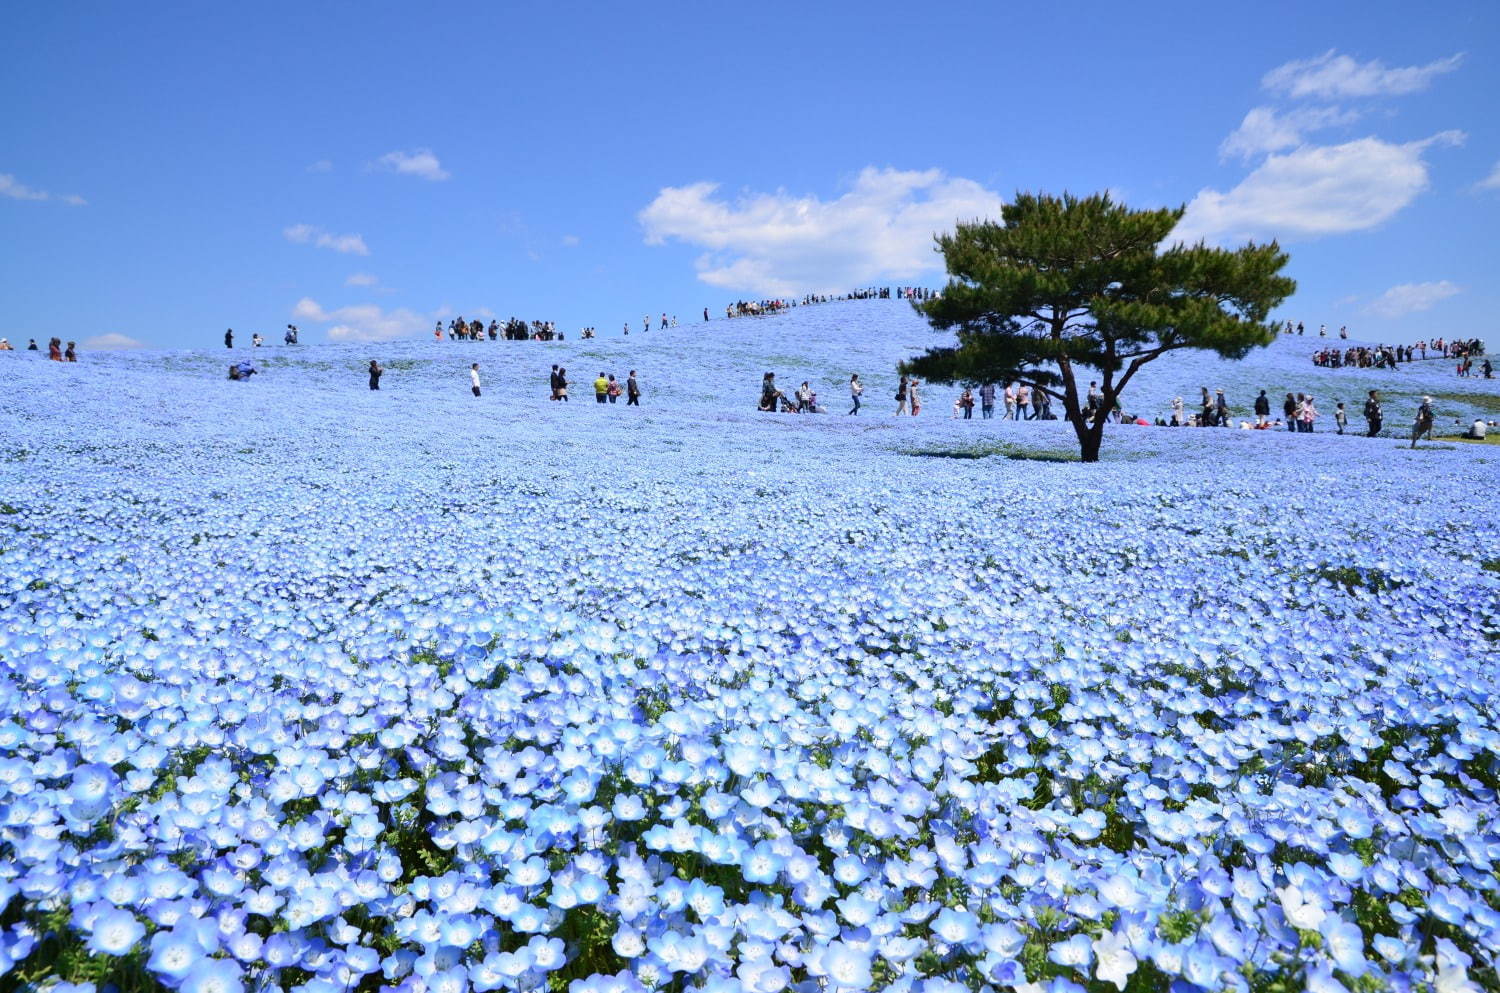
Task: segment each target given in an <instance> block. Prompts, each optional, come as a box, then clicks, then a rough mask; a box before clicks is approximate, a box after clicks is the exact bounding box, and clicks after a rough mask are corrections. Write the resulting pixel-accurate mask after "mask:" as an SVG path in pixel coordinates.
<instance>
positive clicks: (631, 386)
mask: <svg viewBox="0 0 1500 993" xmlns="http://www.w3.org/2000/svg"><path fill="white" fill-rule="evenodd" d="M640 405H641V384H640V383H638V382H636V379H635V370H634V369H632V370H630V377H629V378H628V379H626V380H625V406H627V407H639V406H640Z"/></svg>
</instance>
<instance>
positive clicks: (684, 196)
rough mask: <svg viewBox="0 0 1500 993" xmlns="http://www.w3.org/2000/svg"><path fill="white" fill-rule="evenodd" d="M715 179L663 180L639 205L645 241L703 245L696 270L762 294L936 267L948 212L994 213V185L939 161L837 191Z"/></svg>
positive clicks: (870, 176)
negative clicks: (938, 165) (674, 183)
mask: <svg viewBox="0 0 1500 993" xmlns="http://www.w3.org/2000/svg"><path fill="white" fill-rule="evenodd" d="M718 188H719V187H718V184H717V183H709V182H703V183H694V184H692V185H691V186H679V187H670V186H669V187H666V188H665V189H663V190H662V191H661V192H660V193H659V194H658V195H657V197H656V199H655V200H653V201H652V202H651V203H650V204H649V205H648V206H647V207H646V208H645V209H644V210H642V211H641V212H640V214H639V215H638V217H639V220H640V222H641V226H642V228H643V229H644V230H645V234H646V241H647V243H648V244H653V245H659V244H662V243H664V242H666V241H668V240H670V239H676V240H678V241H681V242H684V243H687V244H692V245H698V246H701V247H703V248H705V249H707V252H705V254H704V255H702V256H700V257H699V259H698V260H697V263H696V264H697V268H698V278H699V279H700V280H701V281H702V282H705V283H707V284H709V285H710V286H718V287H722V288H725V289H730V290H735V291H744V292H749V293H754V294H763V295H770V296H796V295H798V294H801V293H821V292H837V291H841V290H846V289H849V288H851V287H855V286H860V285H863V284H866V283H870V282H875V281H880V280H885V279H893V280H906V279H912V280H915V279H917V278H919V277H921V276H923V275H927V274H931V273H933V272H938V271H941V269H942V260H941V257H940V256H939V255H938V254H937V253H936V252H935V251H934V250H933V243H932V238H933V235H934V234H936V233H938V232H942V231H949V230H952V228H953V226H954V222H956V221H960V220H972V219H975V218H995V219H998V218H999V216H1000V206H1001V202H1002V201H1001V199H1000V196H999V194H997V193H994V192H992V191H990V190H987V189H985V188H984V187H982V186H980V185H979V184H978V183H976V182H974V181H973V180H969V179H961V178H957V177H949V176H947V175H945V174H944V173H943V172H942V171H941V170H938V169H928V170H925V171H921V172H917V171H901V170H896V169H889V168H888V169H876V168H874V167H867V168H866V169H864V170H863V171H862V172H861V173H860V174H859V177H858V178H857V179H856V180H855V182H854V186H853V187H852V188H851V189H850V190H849V192H847V193H845V194H844V195H843V196H841V197H839V198H837V199H835V200H830V201H823V200H820V199H818V198H817V197H815V196H803V197H796V196H792V195H790V194H788V193H786V192H785V191H783V190H777V191H776V192H775V193H746V194H744V195H742V196H740V197H739V198H738V199H736V200H734V201H730V200H727V199H725V198H723V197H717V196H715V194H716V192H717V191H718Z"/></svg>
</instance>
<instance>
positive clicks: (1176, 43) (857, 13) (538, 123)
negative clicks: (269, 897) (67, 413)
mask: <svg viewBox="0 0 1500 993" xmlns="http://www.w3.org/2000/svg"><path fill="white" fill-rule="evenodd" d="M1131 7H1138V8H1139V9H1135V10H1132V9H1130V8H1131ZM1220 8H1222V9H1220ZM6 23H7V29H6V31H5V32H4V33H3V37H0V92H3V94H4V103H3V110H0V335H5V336H7V337H9V338H10V339H11V341H12V342H13V343H15V342H16V341H17V339H20V340H21V341H24V339H25V338H27V337H30V336H36V337H39V338H45V337H47V336H51V335H52V334H60V335H62V336H63V337H65V338H76V339H77V340H79V341H94V342H95V343H96V344H98V345H104V344H109V343H119V344H128V343H129V342H140V343H144V344H147V345H150V346H159V347H192V346H199V345H204V346H208V345H216V344H217V343H218V342H219V341H220V339H221V337H222V334H223V331H224V328H225V327H228V326H233V327H234V328H235V329H236V331H237V332H240V333H242V334H244V335H245V336H247V337H248V334H249V333H250V332H252V331H260V332H262V333H264V334H267V335H268V336H270V337H271V338H272V339H273V340H278V341H279V338H280V329H281V328H282V327H283V325H285V324H286V323H287V322H288V321H293V322H295V323H297V324H299V325H300V326H301V327H302V328H303V331H304V338H303V340H304V341H308V342H313V341H320V340H327V339H329V338H334V339H353V340H360V339H365V340H380V339H383V338H392V337H400V336H405V335H412V334H427V333H430V329H431V327H432V323H433V321H434V320H435V319H437V318H438V317H443V318H446V317H449V316H451V315H452V314H455V313H463V314H465V315H466V316H471V317H472V316H476V315H478V316H485V317H489V316H491V315H493V316H497V317H499V318H500V319H502V320H503V319H504V318H506V317H507V316H510V315H516V316H520V317H524V318H539V319H551V320H556V321H557V322H558V324H559V326H560V327H561V328H562V329H563V330H565V331H567V332H569V333H572V332H574V331H576V330H577V329H578V328H579V327H582V326H584V325H594V326H596V327H598V328H599V329H600V330H601V332H605V333H611V334H613V333H618V331H619V328H620V325H621V324H622V323H623V322H625V321H627V320H628V321H630V322H631V323H632V325H634V326H638V325H639V323H640V319H641V317H642V315H644V314H646V313H651V314H653V315H658V314H660V313H661V312H662V311H666V312H668V313H672V314H676V315H678V316H679V317H680V318H681V319H682V320H683V321H684V322H686V321H687V320H688V319H689V318H695V319H696V318H698V317H701V314H702V310H703V308H704V307H705V306H706V307H709V308H710V310H711V311H714V312H718V313H722V309H723V306H724V304H725V303H726V302H728V301H730V300H733V299H737V298H741V297H759V296H765V295H776V294H793V293H800V292H806V291H816V290H839V289H844V288H847V287H850V286H853V285H859V284H865V283H875V282H881V283H900V284H908V283H921V284H925V285H938V284H940V283H941V271H940V260H939V259H938V258H937V257H936V256H935V255H933V254H932V253H931V251H930V245H931V241H930V236H931V233H932V231H933V230H934V229H936V228H939V227H944V226H947V225H949V224H951V222H952V220H953V219H954V218H955V217H970V216H975V215H978V214H983V213H992V212H993V211H995V210H996V209H998V205H999V203H1001V202H1002V201H1003V200H1004V199H1005V198H1008V197H1009V196H1010V195H1011V194H1013V193H1014V191H1016V190H1018V189H1022V190H1038V189H1040V190H1047V191H1061V190H1064V189H1066V190H1070V191H1074V192H1091V191H1095V190H1101V189H1109V190H1112V191H1114V192H1115V193H1116V194H1117V195H1118V196H1120V197H1121V198H1123V199H1124V200H1125V201H1126V202H1128V203H1131V204H1133V205H1139V206H1157V205H1161V204H1183V203H1187V204H1190V205H1191V206H1190V208H1189V214H1188V217H1187V218H1186V219H1185V221H1184V226H1183V229H1182V230H1183V231H1184V233H1187V234H1190V235H1191V236H1193V237H1205V238H1208V239H1210V240H1215V241H1224V242H1226V243H1230V242H1233V241H1235V240H1236V239H1244V238H1247V237H1255V238H1257V239H1261V240H1264V239H1267V238H1270V237H1279V238H1280V239H1281V241H1282V242H1283V244H1285V245H1286V246H1287V247H1288V249H1289V250H1290V252H1291V256H1292V262H1291V266H1290V273H1291V274H1292V275H1293V276H1294V277H1295V278H1296V279H1297V280H1298V283H1299V286H1300V289H1299V291H1298V294H1297V295H1296V296H1295V297H1294V298H1293V299H1292V301H1291V302H1290V303H1289V304H1288V305H1287V306H1286V307H1285V308H1284V316H1289V317H1293V318H1295V319H1301V320H1305V321H1307V322H1308V323H1309V324H1310V325H1313V326H1316V324H1318V323H1321V322H1326V323H1328V324H1329V325H1330V327H1337V326H1338V325H1339V324H1348V325H1349V326H1350V328H1351V329H1352V330H1354V331H1356V332H1357V333H1359V334H1360V336H1361V337H1367V338H1372V339H1376V340H1400V341H1407V340H1414V339H1415V338H1418V337H1424V336H1428V335H1437V334H1448V335H1450V336H1451V335H1453V334H1476V333H1477V334H1480V335H1483V334H1485V333H1486V332H1490V337H1491V338H1494V337H1495V334H1494V333H1493V331H1494V318H1493V315H1494V314H1495V313H1496V311H1497V309H1500V291H1497V289H1496V284H1497V280H1496V276H1497V274H1500V252H1497V249H1496V247H1495V245H1496V239H1495V236H1494V230H1495V228H1496V226H1497V221H1500V133H1497V132H1500V127H1497V124H1500V115H1497V113H1496V112H1495V110H1494V107H1493V102H1494V99H1495V95H1496V94H1500V69H1497V66H1500V58H1497V56H1500V52H1497V48H1500V5H1497V4H1495V3H1493V2H1484V3H1454V4H1441V3H1440V4H1436V5H1431V6H1428V7H1425V8H1424V9H1423V11H1422V12H1421V13H1420V14H1417V13H1415V11H1414V8H1412V7H1411V6H1410V5H1408V4H1396V3H1359V4H1354V3H1349V4H1338V3H1328V4H1315V5H1314V4H1301V3H1299V4H1292V3H1286V4H1277V3H1268V4H1257V5H1243V4H1237V5H1212V4H1199V3H1193V4H1189V3H1156V4H1140V5H1121V4H1108V5H1106V4H1097V5H1090V4H1074V5H1041V4H1034V5H1001V4H994V3H974V4H934V5H923V6H913V5H909V4H907V5H887V4H879V3H860V4H840V5H818V4H796V5H793V4H756V5H717V4H687V3H683V4H643V5H602V4H601V5H598V6H591V5H564V4H552V5H534V6H531V7H528V8H524V9H511V8H509V7H502V6H501V5H495V4H478V3H475V4H433V5H412V4H352V3H351V4H296V5H292V4H259V5H237V6H230V5H221V4H212V5H207V4H204V5H180V6H172V5H167V4H145V5H124V4H102V3H100V4H80V5H68V4H29V5H13V6H12V7H11V8H10V9H9V11H8V13H7V17H6Z"/></svg>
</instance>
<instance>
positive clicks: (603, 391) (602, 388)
mask: <svg viewBox="0 0 1500 993" xmlns="http://www.w3.org/2000/svg"><path fill="white" fill-rule="evenodd" d="M594 402H595V403H609V377H608V376H606V375H605V374H604V373H603V372H602V371H601V372H600V373H599V378H598V379H595V380H594Z"/></svg>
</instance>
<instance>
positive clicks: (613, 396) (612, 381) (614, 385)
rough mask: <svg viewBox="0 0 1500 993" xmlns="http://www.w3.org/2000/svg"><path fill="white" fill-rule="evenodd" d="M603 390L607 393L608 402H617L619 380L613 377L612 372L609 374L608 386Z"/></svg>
mask: <svg viewBox="0 0 1500 993" xmlns="http://www.w3.org/2000/svg"><path fill="white" fill-rule="evenodd" d="M605 392H606V393H607V394H609V402H610V403H618V402H619V400H620V393H621V392H622V390H621V388H620V381H619V380H618V379H616V378H615V374H614V373H610V374H609V386H608V387H607V388H606V389H605Z"/></svg>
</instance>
